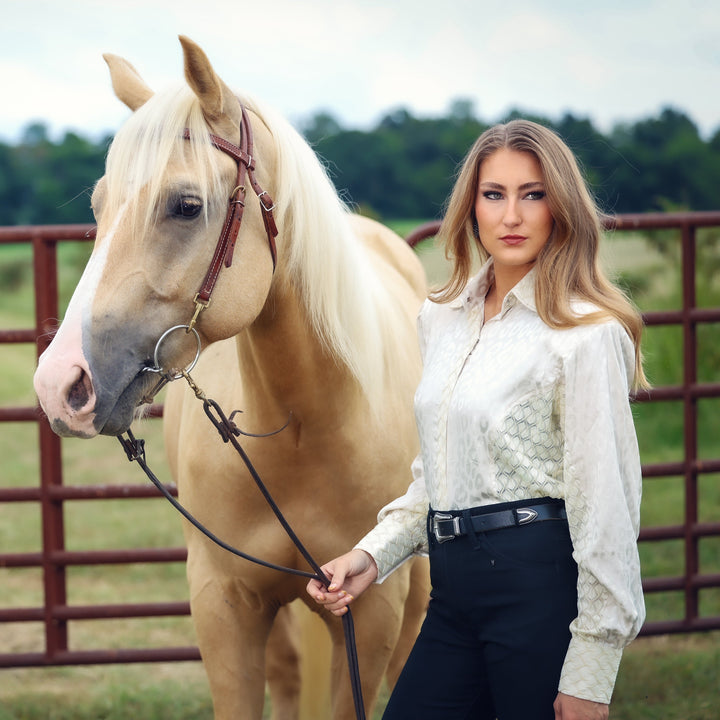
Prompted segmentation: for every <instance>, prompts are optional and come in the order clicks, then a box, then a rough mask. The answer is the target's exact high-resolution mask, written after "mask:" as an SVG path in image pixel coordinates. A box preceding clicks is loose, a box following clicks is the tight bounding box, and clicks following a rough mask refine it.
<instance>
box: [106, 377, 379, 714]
mask: <svg viewBox="0 0 720 720" xmlns="http://www.w3.org/2000/svg"><path fill="white" fill-rule="evenodd" d="M181 375H182V377H184V378H185V380H187V382H188V384H189V385H190V388H191V389H192V391H193V392H194V393H195V397H197V398H198V400H201V401H202V403H203V409H204V410H205V414H206V415H207V416H208V418H209V419H210V422H211V423H212V424H213V425H214V426H215V429H216V430H217V431H218V433H219V435H220V437H221V438H222V440H223V442H224V443H228V442H229V443H230V444H231V445H232V446H233V447H234V448H235V451H236V452H237V453H238V455H240V457H241V459H242V461H243V462H244V463H245V466H246V467H247V469H248V471H249V472H250V475H251V476H252V478H253V480H254V481H255V484H256V485H257V487H258V489H259V490H260V492H261V493H262V494H263V497H264V498H265V500H266V501H267V503H268V505H270V508H271V509H272V511H273V512H274V513H275V516H276V517H277V519H278V520H279V521H280V524H281V525H282V526H283V529H284V530H285V532H286V533H287V535H288V536H289V537H290V539H291V540H292V541H293V543H294V544H295V546H296V547H297V549H298V550H299V551H300V553H301V554H302V556H303V557H304V558H305V560H306V561H307V563H308V564H309V565H310V567H311V568H312V569H313V571H314V572H312V573H310V572H307V571H305V570H298V569H296V568H289V567H284V566H282V565H276V564H275V563H271V562H267V561H265V560H261V559H260V558H256V557H253V556H252V555H248V554H247V553H244V552H242V551H241V550H238V549H237V548H235V547H233V546H232V545H229V544H228V543H226V542H225V541H223V540H221V539H220V538H219V537H217V535H215V534H214V533H213V532H212V531H210V530H209V529H208V528H206V527H205V526H204V525H203V524H202V523H201V522H200V521H199V520H198V519H197V518H196V517H194V516H193V515H192V514H191V513H190V512H189V511H188V510H187V508H185V507H184V506H183V505H182V504H181V503H180V502H179V501H178V500H177V499H176V498H174V497H173V496H172V494H171V493H170V491H169V490H168V489H167V488H166V487H165V485H164V484H163V483H162V482H161V481H160V480H159V479H158V477H157V476H156V475H155V474H154V473H153V472H152V470H151V469H150V467H149V466H148V464H147V461H146V459H145V441H144V440H142V439H136V438H135V436H134V435H133V434H132V432H131V431H130V430H128V431H127V433H126V435H127V438H124V437H123V436H122V435H118V436H117V439H118V440H119V442H120V445H122V447H123V449H124V450H125V454H126V455H127V457H128V460H130V461H131V462H132V461H135V462H137V464H138V465H139V466H140V467H141V468H142V470H143V472H144V473H145V475H147V477H148V478H149V479H150V481H151V482H152V484H153V485H155V487H156V488H157V489H158V490H159V491H160V492H161V493H162V494H163V495H164V496H165V498H166V499H167V500H168V501H169V502H170V504H171V505H172V506H173V507H174V508H175V509H176V510H177V511H178V512H179V513H180V514H181V515H182V516H183V517H184V518H185V519H186V520H187V521H188V522H189V523H190V524H191V525H193V526H194V527H195V528H196V529H197V530H199V531H200V532H201V533H202V534H203V535H205V536H206V537H207V538H209V539H210V540H211V541H212V542H214V543H215V544H216V545H218V546H219V547H221V548H222V549H223V550H226V551H227V552H229V553H232V554H233V555H236V556H238V557H241V558H243V559H244V560H248V561H250V562H252V563H255V564H256V565H262V566H263V567H267V568H270V569H272V570H279V571H280V572H284V573H289V574H291V575H299V576H301V577H306V578H310V579H313V580H318V581H320V582H321V583H322V584H323V585H324V586H325V587H326V588H327V587H328V585H329V584H330V580H329V579H328V577H327V576H326V575H325V573H324V572H323V571H322V569H321V568H320V566H319V565H318V564H317V562H315V560H314V559H313V557H312V555H310V553H309V552H308V551H307V549H306V548H305V546H304V545H303V544H302V542H300V538H298V536H297V535H296V534H295V531H294V530H293V529H292V527H290V524H289V523H288V522H287V520H286V519H285V517H284V516H283V514H282V512H281V511H280V508H279V507H278V506H277V504H276V502H275V500H274V499H273V497H272V495H271V494H270V492H269V491H268V489H267V487H266V486H265V483H263V481H262V479H261V478H260V475H259V474H258V472H257V470H256V469H255V466H254V465H253V464H252V461H251V460H250V458H249V457H248V455H247V453H246V452H245V450H243V448H242V446H241V445H240V443H239V442H238V441H237V437H238V436H239V435H241V434H243V433H242V431H241V430H240V429H239V428H238V427H237V425H236V424H235V423H234V422H233V421H232V420H231V419H229V418H228V417H227V416H226V415H225V413H224V412H223V411H222V409H221V408H220V406H219V405H218V404H217V403H216V402H215V401H214V400H212V399H210V398H208V397H206V395H205V393H204V392H203V391H202V390H201V389H200V388H199V387H198V386H197V385H196V384H195V382H194V381H193V379H192V378H191V377H190V375H189V373H188V371H187V370H183V371H181ZM233 414H234V413H233ZM231 418H232V415H231ZM282 429H283V428H281V430H282ZM278 432H280V431H278ZM271 434H274V433H271ZM342 623H343V631H344V635H345V651H346V654H347V659H348V669H349V671H350V686H351V688H352V694H353V702H354V704H355V717H356V719H357V720H365V706H364V703H363V698H362V687H361V684H360V667H359V663H358V656H357V645H356V642H355V623H354V621H353V618H352V612H351V611H350V608H349V607H348V608H347V612H346V613H345V615H343V617H342Z"/></svg>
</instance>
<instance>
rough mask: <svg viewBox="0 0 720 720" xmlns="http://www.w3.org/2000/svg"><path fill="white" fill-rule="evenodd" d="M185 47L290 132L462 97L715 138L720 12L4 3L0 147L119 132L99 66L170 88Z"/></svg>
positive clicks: (561, 5)
mask: <svg viewBox="0 0 720 720" xmlns="http://www.w3.org/2000/svg"><path fill="white" fill-rule="evenodd" d="M179 34H182V35H187V36H188V37H190V38H191V39H193V40H194V41H195V42H197V43H198V44H199V45H200V46H201V47H202V48H203V50H204V51H205V52H206V53H207V55H208V57H209V58H210V60H211V62H212V64H213V66H214V67H215V70H216V71H217V72H218V74H219V75H220V76H221V77H222V78H223V79H224V80H225V82H226V83H227V84H228V85H230V86H231V87H233V88H236V89H238V90H241V91H243V92H245V93H248V94H250V95H252V96H255V97H257V98H258V99H260V100H263V101H265V102H266V103H269V104H270V105H272V106H273V107H274V108H275V109H276V110H278V111H280V112H281V113H282V114H283V115H285V117H287V118H288V119H289V120H290V121H291V122H292V123H293V124H295V125H296V126H301V125H302V124H303V123H304V122H307V121H308V120H309V119H310V118H311V117H312V116H313V115H315V114H316V113H318V112H320V111H325V112H329V113H330V114H331V115H333V116H334V117H335V118H336V119H337V120H338V121H339V122H340V124H341V125H342V126H343V127H347V128H359V129H367V128H370V127H372V126H373V125H374V124H375V123H376V122H378V121H379V120H380V119H381V118H382V117H383V116H384V115H386V114H387V113H389V112H391V111H393V110H395V109H398V108H405V109H407V110H408V111H409V112H411V113H412V114H413V115H415V116H417V117H438V116H443V115H446V114H447V112H448V110H449V108H450V105H451V103H452V102H453V100H457V99H463V100H470V101H472V103H473V105H474V110H475V114H476V115H477V117H478V118H480V119H481V120H484V121H485V122H495V121H497V120H500V119H501V118H502V117H503V115H504V114H507V112H508V111H509V110H510V109H518V110H520V111H521V112H524V113H528V114H536V115H542V116H544V117H548V118H551V119H559V118H560V117H562V115H564V114H565V113H566V112H572V113H573V114H574V115H576V116H578V117H583V118H589V119H590V120H592V121H593V123H594V124H595V126H596V127H597V128H598V129H599V130H601V131H602V132H608V131H609V130H610V129H611V128H612V127H613V126H614V125H615V124H617V123H619V122H636V121H638V120H641V119H643V118H647V117H656V116H657V115H658V114H659V112H660V111H661V110H662V108H664V107H668V106H669V107H673V108H675V109H677V110H680V111H682V112H685V113H686V114H687V115H689V116H690V118H691V119H692V120H693V121H694V122H695V123H696V124H697V126H698V128H699V130H700V132H701V134H702V135H703V136H704V137H706V138H707V137H710V136H711V135H712V134H713V133H714V132H715V131H717V130H719V129H720V2H717V0H683V1H682V2H679V1H678V0H603V2H599V3H595V2H586V1H585V0H511V1H510V2H502V1H499V0H493V1H492V2H490V1H488V0H121V1H117V0H116V1H115V2H110V0H63V1H60V0H31V1H30V0H0V103H1V108H0V141H3V142H11V143H14V142H17V141H18V139H19V138H20V137H21V135H22V131H23V129H24V128H26V127H27V126H28V125H29V124H30V123H33V122H43V123H45V124H46V125H47V127H48V129H49V131H50V134H51V137H54V138H58V139H59V138H61V137H62V135H63V134H64V133H65V132H66V131H73V132H77V133H79V134H81V135H83V136H84V137H89V138H93V139H98V138H100V137H103V136H105V135H107V134H110V133H113V132H115V131H116V130H117V128H118V127H119V126H120V125H121V124H122V123H123V121H124V120H125V119H126V118H127V116H128V113H129V111H128V110H127V109H126V108H125V106H124V105H122V104H121V103H120V102H119V101H118V100H117V99H116V98H115V96H114V95H113V92H112V87H111V85H110V79H109V75H108V72H107V67H106V65H105V63H104V61H103V59H102V54H103V53H105V52H110V53H113V54H116V55H120V56H122V57H125V58H126V59H127V60H129V61H130V62H131V63H132V64H133V65H134V66H135V67H136V68H137V70H138V71H139V72H140V74H141V75H142V77H143V78H144V79H145V81H146V83H147V84H148V85H150V86H151V87H152V88H154V89H163V88H165V87H168V86H169V85H173V84H176V83H177V82H179V81H181V80H182V52H181V48H180V44H179V42H178V40H177V36H178V35H179Z"/></svg>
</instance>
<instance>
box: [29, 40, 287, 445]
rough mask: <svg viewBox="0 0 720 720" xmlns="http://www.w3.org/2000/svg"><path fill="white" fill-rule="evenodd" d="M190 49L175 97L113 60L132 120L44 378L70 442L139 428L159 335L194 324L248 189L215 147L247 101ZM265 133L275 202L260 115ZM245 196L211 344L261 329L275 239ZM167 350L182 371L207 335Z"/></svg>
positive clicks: (265, 179) (116, 152)
mask: <svg viewBox="0 0 720 720" xmlns="http://www.w3.org/2000/svg"><path fill="white" fill-rule="evenodd" d="M181 43H182V46H183V51H184V56H185V79H186V81H187V84H183V86H182V87H180V88H179V89H178V90H176V91H174V92H171V93H163V94H157V95H154V94H153V93H152V91H151V90H150V89H149V88H148V87H147V85H145V83H144V82H143V81H142V79H141V78H140V77H139V75H138V74H137V72H136V71H135V70H134V68H133V67H132V66H131V65H130V64H129V63H127V62H126V61H124V60H122V59H120V58H117V57H115V56H106V57H105V59H106V61H107V63H108V65H109V67H110V73H111V76H112V82H113V88H114V90H115V93H116V95H117V96H118V98H119V99H120V100H122V101H123V102H124V103H125V104H126V105H128V107H130V109H131V110H133V114H132V115H131V117H130V118H129V120H128V121H127V123H126V124H125V125H124V126H123V127H122V128H121V129H120V131H119V132H118V133H117V135H116V137H115V139H114V141H113V144H112V146H111V148H110V151H109V153H108V159H107V166H106V173H105V175H104V176H103V177H102V178H101V179H100V180H99V181H98V183H97V185H96V187H95V190H94V193H93V197H92V206H93V211H94V213H95V217H96V221H97V239H96V241H95V247H94V249H93V253H92V256H91V258H90V261H89V263H88V265H87V268H86V270H85V272H84V274H83V276H82V279H81V280H80V283H79V284H78V286H77V288H76V290H75V293H74V294H73V297H72V300H71V302H70V305H69V307H68V310H67V313H66V315H65V319H64V321H63V323H62V325H61V327H60V329H59V331H58V333H57V335H56V336H55V338H54V339H53V341H52V343H51V344H50V346H49V347H48V349H47V350H46V351H45V353H43V355H42V357H41V358H40V362H39V365H38V369H37V372H36V374H35V389H36V391H37V394H38V397H39V399H40V403H41V405H42V407H43V409H44V410H45V413H46V414H47V416H48V418H49V420H50V422H51V424H52V426H53V429H54V430H55V432H57V433H58V434H61V435H74V436H81V437H92V436H94V435H96V434H98V433H103V434H108V435H115V434H118V433H121V432H123V431H124V430H126V429H127V428H128V427H129V425H130V423H131V422H132V420H133V417H134V414H135V411H136V408H137V407H138V405H139V404H141V403H142V400H143V398H144V397H145V396H146V395H147V393H148V392H149V391H150V389H151V388H152V387H153V386H155V384H156V383H157V380H158V375H157V374H154V373H152V372H147V371H146V368H148V367H151V366H153V365H154V364H155V363H154V355H155V351H156V345H157V343H158V340H159V338H160V337H161V336H162V335H163V334H164V333H165V332H166V331H167V330H168V329H169V328H171V327H174V326H177V325H188V324H189V323H190V321H191V318H192V316H193V313H194V310H195V307H196V306H195V305H194V302H193V300H194V297H195V294H196V293H197V292H198V290H199V289H200V288H201V286H203V281H204V278H205V276H206V273H207V271H208V268H209V266H210V265H211V262H212V257H213V252H214V250H215V247H216V243H217V241H218V238H219V237H220V235H221V233H222V230H223V225H224V223H225V221H226V216H227V214H228V198H229V197H231V196H232V197H235V198H236V199H237V198H239V197H240V196H239V195H238V193H241V192H243V191H241V190H238V189H237V188H236V184H237V178H238V164H237V163H236V161H235V160H234V159H233V158H232V157H231V156H229V155H228V154H226V153H225V152H222V151H220V150H219V149H217V147H216V145H217V143H216V144H215V145H214V144H213V140H212V136H216V137H219V138H221V139H224V140H227V141H229V142H230V143H232V144H233V145H236V146H237V145H240V144H241V143H240V138H241V120H242V108H241V105H240V102H239V101H238V99H237V98H236V96H235V95H234V94H233V93H232V92H231V91H230V90H229V89H228V87H227V86H226V85H225V83H224V82H223V81H222V80H221V79H220V78H219V77H218V76H217V75H216V73H215V72H214V70H213V68H212V66H211V65H210V63H209V61H208V59H207V57H206V56H205V54H204V53H203V52H202V50H201V49H200V48H199V47H197V46H196V45H195V44H193V43H192V42H191V41H190V40H188V39H186V38H181ZM254 129H255V130H256V133H255V146H256V153H255V154H256V155H257V157H258V158H259V159H258V160H257V165H258V167H257V175H258V181H259V183H260V184H262V185H263V187H265V188H266V189H267V190H268V192H269V193H270V195H273V191H274V187H273V183H272V178H273V177H274V175H275V163H276V157H275V153H274V151H273V150H272V142H271V140H270V136H269V132H268V130H267V128H266V127H265V126H264V125H263V123H261V122H257V118H256V119H255V123H254ZM186 130H188V131H189V133H186V132H185V131H186ZM188 138H189V139H188ZM248 200H249V201H248V202H247V208H246V210H245V213H244V215H243V222H242V229H241V231H240V235H239V238H238V241H237V245H236V247H235V250H234V254H233V256H232V263H231V264H230V265H229V266H227V265H228V263H225V262H224V263H222V265H223V267H222V272H220V274H219V277H218V282H217V286H216V287H215V289H214V291H213V295H212V302H211V303H210V305H209V306H208V307H207V309H205V310H203V311H202V313H201V314H200V317H199V319H198V321H197V324H196V326H195V327H196V329H197V332H198V333H199V339H200V340H201V342H202V344H203V345H205V344H208V343H210V342H213V341H215V340H218V339H221V338H226V337H230V336H232V335H235V334H237V333H238V332H239V331H240V330H241V329H242V328H243V327H245V326H246V325H248V324H249V323H250V322H252V321H253V320H254V319H255V318H256V317H257V316H258V315H259V313H260V312H261V310H262V308H263V306H264V304H265V302H266V300H267V297H268V293H269V291H270V287H271V283H272V279H273V256H272V253H271V252H270V249H269V247H268V235H267V234H266V229H265V226H264V223H263V218H262V215H261V211H260V206H259V203H258V202H255V198H254V196H253V195H252V194H250V196H249V197H248ZM228 305H230V307H231V308H232V312H228V311H227V310H228ZM223 307H225V310H224V311H223ZM157 350H158V352H159V354H160V364H161V365H162V367H163V368H164V370H165V371H173V372H176V371H177V369H179V368H182V367H184V366H185V365H186V364H187V363H188V362H189V361H191V360H192V358H193V356H194V354H195V353H196V351H197V342H196V336H195V335H194V333H187V332H184V331H179V332H173V333H171V334H169V335H168V336H167V337H166V340H165V341H164V342H163V343H162V346H161V347H158V348H157Z"/></svg>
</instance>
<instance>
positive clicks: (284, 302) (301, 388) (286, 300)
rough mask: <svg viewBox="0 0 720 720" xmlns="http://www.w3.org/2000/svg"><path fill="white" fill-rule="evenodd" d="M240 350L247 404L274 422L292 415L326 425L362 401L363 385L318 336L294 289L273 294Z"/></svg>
mask: <svg viewBox="0 0 720 720" xmlns="http://www.w3.org/2000/svg"><path fill="white" fill-rule="evenodd" d="M237 347H238V362H239V365H240V374H241V376H242V383H243V396H244V403H245V406H246V407H247V409H248V410H251V409H252V411H253V412H254V413H255V414H257V415H261V416H265V417H267V420H268V421H271V420H277V419H279V418H281V417H287V413H288V412H292V413H293V414H294V415H295V416H301V417H302V419H303V421H304V422H313V421H314V420H315V419H318V420H320V419H322V421H323V422H325V423H326V422H327V421H328V419H330V418H332V417H339V416H340V415H342V414H344V413H346V412H347V411H348V408H350V407H351V406H353V405H355V403H356V402H357V401H358V400H359V390H358V385H357V383H356V382H355V381H354V380H353V379H352V378H351V376H350V373H349V371H348V370H347V369H346V367H345V366H344V365H341V364H339V363H338V362H337V360H336V359H335V358H334V357H333V356H332V355H331V354H330V353H329V352H328V351H327V349H326V348H324V347H323V345H322V343H321V342H320V340H319V339H318V338H317V337H316V336H315V334H314V333H313V332H312V330H311V328H310V326H309V323H308V321H307V318H306V316H305V313H304V310H303V307H302V304H301V302H300V300H299V299H298V297H297V295H296V294H295V293H294V292H293V290H292V288H289V289H287V288H286V289H284V290H279V291H276V292H274V293H273V294H272V296H271V297H270V298H269V299H268V302H267V304H266V306H265V308H264V310H263V312H262V313H261V315H260V316H259V317H258V319H257V320H256V321H255V322H254V323H253V324H252V325H251V326H250V327H249V328H247V329H246V330H245V331H243V332H242V333H241V334H240V335H239V336H238V338H237ZM269 416H272V417H269Z"/></svg>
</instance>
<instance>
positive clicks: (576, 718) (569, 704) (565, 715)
mask: <svg viewBox="0 0 720 720" xmlns="http://www.w3.org/2000/svg"><path fill="white" fill-rule="evenodd" d="M553 708H554V710H555V720H607V718H608V714H609V711H610V706H609V705H605V703H596V702H593V701H592V700H583V699H581V698H576V697H573V696H572V695H564V694H563V693H558V696H557V698H555V703H554V704H553Z"/></svg>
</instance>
